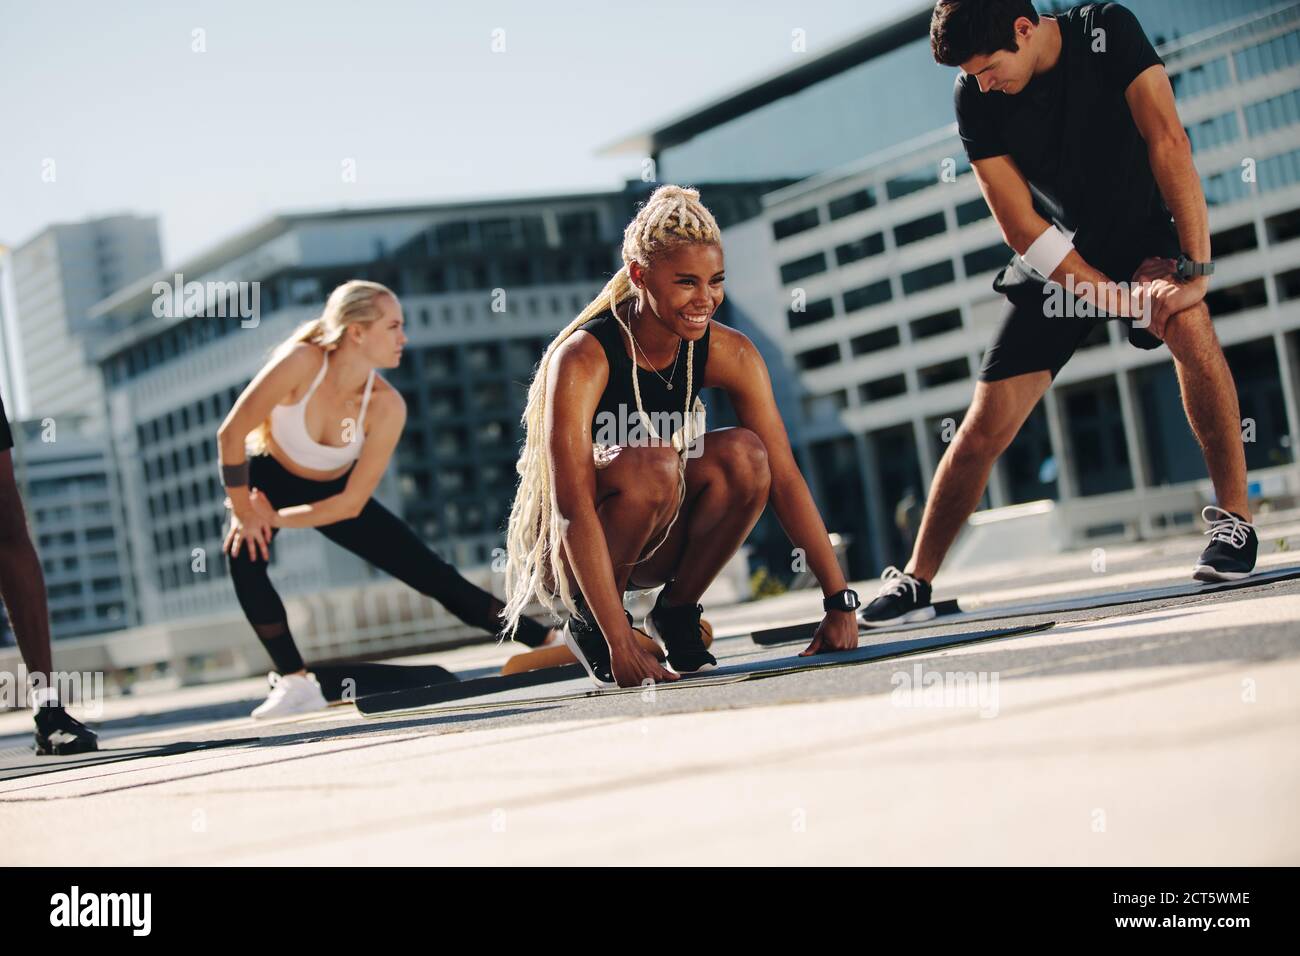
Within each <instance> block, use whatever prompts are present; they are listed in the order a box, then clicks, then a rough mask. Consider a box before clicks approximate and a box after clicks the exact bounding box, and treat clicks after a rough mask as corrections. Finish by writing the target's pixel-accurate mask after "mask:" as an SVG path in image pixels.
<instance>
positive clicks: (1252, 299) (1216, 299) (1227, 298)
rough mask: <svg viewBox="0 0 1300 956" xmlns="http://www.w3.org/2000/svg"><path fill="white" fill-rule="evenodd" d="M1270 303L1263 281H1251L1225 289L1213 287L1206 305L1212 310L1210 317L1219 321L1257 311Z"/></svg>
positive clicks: (1206, 297) (1206, 299)
mask: <svg viewBox="0 0 1300 956" xmlns="http://www.w3.org/2000/svg"><path fill="white" fill-rule="evenodd" d="M1267 302H1268V293H1267V291H1266V290H1265V288H1264V280H1263V279H1251V280H1250V281H1249V282H1241V283H1238V284H1237V285H1231V286H1228V287H1227V288H1224V289H1215V288H1213V287H1211V289H1210V291H1209V292H1207V293H1206V294H1205V304H1206V305H1207V306H1208V307H1209V309H1210V316H1211V317H1212V318H1215V319H1218V318H1221V317H1222V316H1225V315H1232V314H1233V313H1235V312H1244V311H1245V310H1246V309H1255V308H1258V307H1259V306H1261V305H1265V304H1267Z"/></svg>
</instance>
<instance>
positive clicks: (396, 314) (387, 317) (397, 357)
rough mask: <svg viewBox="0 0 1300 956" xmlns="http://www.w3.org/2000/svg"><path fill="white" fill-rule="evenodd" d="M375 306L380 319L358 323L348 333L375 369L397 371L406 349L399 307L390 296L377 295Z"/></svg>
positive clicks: (402, 318)
mask: <svg viewBox="0 0 1300 956" xmlns="http://www.w3.org/2000/svg"><path fill="white" fill-rule="evenodd" d="M375 304H376V305H377V306H378V307H379V318H377V319H375V320H374V321H373V322H369V323H365V324H359V325H358V326H357V327H356V329H357V330H356V331H355V332H353V331H352V330H351V329H349V330H348V334H349V336H350V337H351V338H352V341H353V344H354V345H355V347H356V348H357V350H358V351H359V352H360V354H361V355H363V356H365V358H366V361H367V362H369V363H370V364H371V365H373V366H374V367H375V368H397V365H398V363H399V362H401V360H402V349H403V348H404V347H405V346H406V320H405V318H404V317H403V316H402V306H401V304H400V303H399V302H398V301H397V300H396V299H395V298H393V297H392V296H391V295H380V296H377V297H376V299H375Z"/></svg>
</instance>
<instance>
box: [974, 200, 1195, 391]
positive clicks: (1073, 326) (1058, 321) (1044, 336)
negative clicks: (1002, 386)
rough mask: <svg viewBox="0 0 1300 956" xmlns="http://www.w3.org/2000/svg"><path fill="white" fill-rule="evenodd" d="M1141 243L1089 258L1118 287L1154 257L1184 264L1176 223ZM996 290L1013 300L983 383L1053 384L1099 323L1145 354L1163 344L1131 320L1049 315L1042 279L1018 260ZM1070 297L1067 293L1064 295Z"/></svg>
mask: <svg viewBox="0 0 1300 956" xmlns="http://www.w3.org/2000/svg"><path fill="white" fill-rule="evenodd" d="M1135 234H1136V235H1138V236H1140V237H1141V238H1139V239H1137V240H1135V241H1133V242H1127V241H1121V242H1118V243H1115V244H1114V248H1113V249H1111V250H1108V251H1107V252H1106V253H1104V254H1100V255H1095V256H1093V257H1092V258H1088V263H1089V265H1091V266H1093V267H1094V268H1097V269H1100V270H1101V271H1102V272H1104V273H1105V274H1106V275H1107V276H1109V277H1110V278H1111V279H1112V280H1113V281H1115V282H1121V281H1122V282H1127V281H1128V280H1129V278H1130V277H1131V276H1132V275H1133V273H1134V272H1135V271H1136V270H1137V267H1138V266H1139V265H1141V264H1142V260H1143V259H1145V258H1147V257H1148V256H1166V257H1168V258H1170V259H1176V258H1178V255H1179V251H1180V243H1179V241H1178V232H1177V231H1176V230H1175V229H1174V224H1173V220H1169V221H1168V222H1167V223H1158V224H1156V225H1153V226H1152V227H1150V228H1148V229H1145V230H1142V229H1139V230H1135ZM993 287H994V288H995V289H997V290H998V291H999V292H1001V293H1002V294H1003V295H1004V296H1006V299H1007V310H1006V313H1005V314H1004V316H1003V319H1002V326H1001V328H999V329H998V332H997V335H995V336H994V337H993V342H992V344H990V345H989V347H988V350H987V351H986V352H985V353H984V362H983V364H982V365H981V366H980V376H979V377H980V381H982V382H996V381H1000V380H1002V379H1006V378H1011V377H1013V376H1015V375H1024V374H1026V373H1029V372H1040V371H1048V372H1051V373H1052V378H1056V374H1057V373H1058V372H1059V371H1060V370H1061V369H1062V368H1063V367H1064V366H1065V363H1066V362H1068V361H1069V360H1070V356H1072V355H1073V354H1074V352H1075V349H1077V348H1078V347H1079V346H1080V345H1081V344H1082V343H1083V341H1084V339H1086V338H1087V337H1088V336H1089V335H1090V334H1091V333H1092V331H1093V330H1094V329H1095V328H1096V327H1097V324H1098V323H1099V322H1107V321H1110V322H1123V323H1124V325H1125V327H1126V329H1127V331H1128V340H1129V343H1130V344H1132V345H1134V346H1136V347H1137V348H1140V349H1155V348H1159V347H1160V346H1161V345H1162V344H1163V343H1162V342H1161V341H1160V340H1159V339H1158V338H1156V337H1155V336H1154V335H1152V334H1151V333H1150V332H1148V331H1147V330H1146V329H1135V328H1133V322H1132V320H1131V319H1096V318H1077V317H1066V316H1055V315H1045V314H1044V303H1045V301H1046V296H1045V295H1044V292H1043V283H1042V282H1040V281H1039V280H1038V279H1037V277H1036V276H1032V275H1030V274H1028V273H1026V272H1025V271H1023V270H1020V269H1017V268H1016V266H1015V260H1012V264H1011V265H1009V266H1007V268H1005V269H1003V270H1002V272H1000V273H998V276H997V279H995V280H994V285H993ZM1062 297H1064V293H1062Z"/></svg>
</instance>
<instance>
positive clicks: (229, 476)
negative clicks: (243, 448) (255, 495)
mask: <svg viewBox="0 0 1300 956" xmlns="http://www.w3.org/2000/svg"><path fill="white" fill-rule="evenodd" d="M248 472H249V466H248V461H247V460H244V461H241V462H240V463H239V464H238V465H227V464H226V463H225V462H222V463H221V483H222V484H223V485H225V486H226V487H227V488H240V487H244V488H246V487H248Z"/></svg>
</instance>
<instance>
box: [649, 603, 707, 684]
mask: <svg viewBox="0 0 1300 956" xmlns="http://www.w3.org/2000/svg"><path fill="white" fill-rule="evenodd" d="M665 590H667V589H665ZM663 600H664V592H663V591H660V592H659V598H658V600H656V601H655V606H654V607H652V608H651V609H650V613H649V614H647V615H646V619H645V632H646V633H647V634H649V635H650V637H651V638H653V639H654V640H655V641H656V642H657V643H658V644H659V646H660V647H662V648H663V649H664V653H665V654H667V655H668V666H669V667H671V668H672V669H673V670H674V671H675V672H676V673H678V674H698V673H699V672H700V671H711V670H713V668H715V667H717V666H718V659H717V658H716V657H714V656H713V655H712V654H710V653H709V649H708V648H707V647H705V646H704V639H703V637H701V636H700V615H701V614H703V613H704V608H703V607H702V606H700V605H699V604H679V605H677V606H676V607H665V606H664V603H663Z"/></svg>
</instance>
